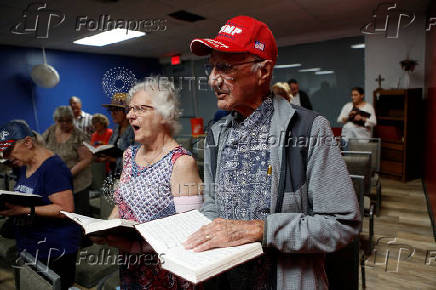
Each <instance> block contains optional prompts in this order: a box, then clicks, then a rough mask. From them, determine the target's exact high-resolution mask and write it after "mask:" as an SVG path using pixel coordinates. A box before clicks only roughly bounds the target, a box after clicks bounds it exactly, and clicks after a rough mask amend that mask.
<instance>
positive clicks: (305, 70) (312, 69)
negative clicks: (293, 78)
mask: <svg viewBox="0 0 436 290" xmlns="http://www.w3.org/2000/svg"><path fill="white" fill-rule="evenodd" d="M320 70H321V69H320V68H319V67H314V68H305V69H300V70H299V72H308V71H320Z"/></svg>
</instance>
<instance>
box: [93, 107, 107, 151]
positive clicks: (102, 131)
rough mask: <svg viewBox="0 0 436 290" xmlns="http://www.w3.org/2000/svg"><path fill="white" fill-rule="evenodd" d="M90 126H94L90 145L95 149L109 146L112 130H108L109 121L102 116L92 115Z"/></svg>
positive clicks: (98, 114)
mask: <svg viewBox="0 0 436 290" xmlns="http://www.w3.org/2000/svg"><path fill="white" fill-rule="evenodd" d="M92 126H94V129H95V132H94V133H93V134H92V135H91V145H92V146H95V147H97V146H99V145H106V144H109V139H110V138H111V136H112V129H110V128H108V126H109V119H108V118H107V117H106V116H105V115H103V114H100V113H97V114H94V115H93V116H92Z"/></svg>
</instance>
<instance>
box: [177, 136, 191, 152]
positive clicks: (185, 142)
mask: <svg viewBox="0 0 436 290" xmlns="http://www.w3.org/2000/svg"><path fill="white" fill-rule="evenodd" d="M174 139H175V140H176V141H177V143H179V144H180V145H182V146H183V148H185V149H186V150H189V151H191V152H192V137H190V136H177V137H175V138H174Z"/></svg>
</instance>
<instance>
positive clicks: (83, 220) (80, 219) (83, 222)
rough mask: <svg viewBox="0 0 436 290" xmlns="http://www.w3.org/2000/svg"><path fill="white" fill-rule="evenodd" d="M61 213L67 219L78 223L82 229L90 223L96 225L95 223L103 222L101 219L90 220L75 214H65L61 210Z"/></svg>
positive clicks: (90, 218)
mask: <svg viewBox="0 0 436 290" xmlns="http://www.w3.org/2000/svg"><path fill="white" fill-rule="evenodd" d="M61 213H62V214H64V215H66V216H67V217H68V218H70V219H71V220H73V221H75V222H76V223H78V224H79V225H81V226H82V227H86V226H88V225H90V224H92V223H96V222H100V221H104V220H102V219H96V218H92V217H89V216H86V215H81V214H77V213H72V212H66V211H63V210H61Z"/></svg>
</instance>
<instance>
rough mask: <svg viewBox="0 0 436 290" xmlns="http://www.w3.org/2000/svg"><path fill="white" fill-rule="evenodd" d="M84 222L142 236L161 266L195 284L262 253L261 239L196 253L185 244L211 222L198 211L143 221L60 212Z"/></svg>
mask: <svg viewBox="0 0 436 290" xmlns="http://www.w3.org/2000/svg"><path fill="white" fill-rule="evenodd" d="M61 213H63V214H65V215H66V216H67V217H68V218H70V219H72V220H73V221H75V222H76V223H78V224H79V225H81V226H82V227H83V229H84V231H85V234H88V235H99V236H105V235H109V234H111V235H122V236H132V235H133V233H132V230H134V229H136V230H135V233H136V234H137V235H139V234H140V235H141V236H142V238H144V240H146V241H147V242H148V243H149V244H150V246H151V247H152V248H153V249H154V250H155V251H156V252H157V253H158V254H160V256H161V257H162V268H164V269H166V270H168V271H170V272H172V273H174V274H175V275H177V276H180V277H182V278H184V279H185V280H188V281H191V282H193V283H195V284H196V283H199V282H201V281H204V280H206V279H208V278H210V277H213V276H216V275H218V274H219V273H221V272H224V271H226V270H228V269H230V268H232V267H234V266H236V265H239V264H241V263H244V262H246V261H248V260H250V259H253V258H255V257H257V256H259V255H261V254H262V253H263V250H262V246H261V244H260V243H259V242H257V243H250V244H245V245H242V246H237V247H227V248H216V249H211V250H208V251H204V252H200V253H196V252H194V251H192V250H186V249H185V247H184V246H183V245H182V243H183V242H185V241H186V240H187V239H188V237H189V236H190V235H191V234H193V233H194V232H196V231H197V230H198V229H200V227H202V226H203V225H207V224H209V223H210V222H211V221H210V220H209V219H208V218H206V217H205V216H204V215H203V214H201V213H200V212H199V211H197V210H193V211H189V212H185V213H180V214H176V215H173V216H169V217H166V218H162V219H157V220H153V221H150V222H146V223H143V224H137V223H136V222H134V221H129V220H122V219H110V220H102V219H95V218H90V217H87V216H83V215H79V214H75V213H69V212H64V211H61Z"/></svg>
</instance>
